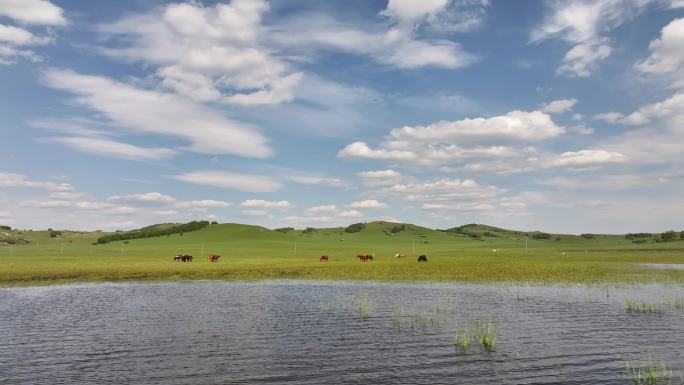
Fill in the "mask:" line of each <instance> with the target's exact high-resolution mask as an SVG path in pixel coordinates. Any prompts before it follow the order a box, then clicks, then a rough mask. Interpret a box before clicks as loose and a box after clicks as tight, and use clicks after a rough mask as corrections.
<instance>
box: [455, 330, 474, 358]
mask: <svg viewBox="0 0 684 385" xmlns="http://www.w3.org/2000/svg"><path fill="white" fill-rule="evenodd" d="M471 339H472V336H471V335H470V329H469V328H468V326H466V327H465V329H463V332H461V333H458V332H456V335H455V336H454V341H455V342H456V345H457V346H458V347H459V348H461V350H462V351H463V352H464V353H466V352H467V351H468V348H469V347H470V340H471Z"/></svg>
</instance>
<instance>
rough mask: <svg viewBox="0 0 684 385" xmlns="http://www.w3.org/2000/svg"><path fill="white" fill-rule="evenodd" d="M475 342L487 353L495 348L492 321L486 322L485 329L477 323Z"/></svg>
mask: <svg viewBox="0 0 684 385" xmlns="http://www.w3.org/2000/svg"><path fill="white" fill-rule="evenodd" d="M477 340H478V342H479V343H480V346H482V347H483V348H484V349H485V350H487V351H489V352H491V351H494V348H496V334H495V331H494V323H493V322H492V321H489V322H487V326H486V327H485V326H484V324H482V323H480V322H478V323H477Z"/></svg>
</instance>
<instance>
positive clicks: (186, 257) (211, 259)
mask: <svg viewBox="0 0 684 385" xmlns="http://www.w3.org/2000/svg"><path fill="white" fill-rule="evenodd" d="M219 258H221V256H220V255H216V254H209V255H208V256H207V260H208V261H209V262H218V259H219ZM173 261H174V262H192V255H188V254H181V255H176V256H175V257H173Z"/></svg>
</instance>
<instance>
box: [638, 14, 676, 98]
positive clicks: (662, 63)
mask: <svg viewBox="0 0 684 385" xmlns="http://www.w3.org/2000/svg"><path fill="white" fill-rule="evenodd" d="M682 47H684V18H679V19H674V20H672V21H671V22H670V23H669V24H668V25H666V26H665V27H663V29H662V31H661V33H660V38H659V39H656V40H653V41H651V44H649V49H650V51H651V55H650V56H649V57H647V58H646V59H644V60H642V61H640V62H638V63H636V64H635V67H636V69H638V70H639V71H641V72H643V73H646V74H653V75H660V76H664V77H666V78H668V79H669V80H670V81H671V87H672V88H682V87H684V49H682Z"/></svg>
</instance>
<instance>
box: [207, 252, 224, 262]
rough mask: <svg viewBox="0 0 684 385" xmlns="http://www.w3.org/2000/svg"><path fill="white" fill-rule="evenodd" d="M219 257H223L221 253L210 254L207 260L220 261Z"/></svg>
mask: <svg viewBox="0 0 684 385" xmlns="http://www.w3.org/2000/svg"><path fill="white" fill-rule="evenodd" d="M219 258H221V256H220V255H216V254H209V256H208V257H207V260H208V261H209V262H218V259H219Z"/></svg>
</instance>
